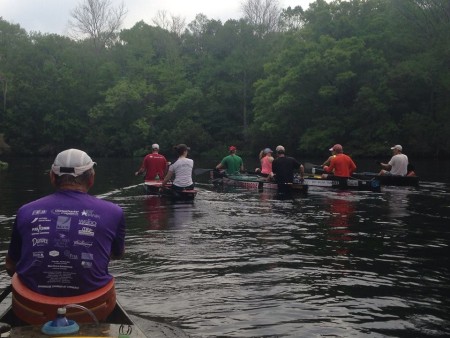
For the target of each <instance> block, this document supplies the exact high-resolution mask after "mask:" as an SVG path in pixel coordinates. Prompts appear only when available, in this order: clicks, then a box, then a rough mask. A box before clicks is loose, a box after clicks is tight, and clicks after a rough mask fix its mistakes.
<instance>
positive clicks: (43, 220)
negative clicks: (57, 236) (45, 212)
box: [31, 217, 52, 224]
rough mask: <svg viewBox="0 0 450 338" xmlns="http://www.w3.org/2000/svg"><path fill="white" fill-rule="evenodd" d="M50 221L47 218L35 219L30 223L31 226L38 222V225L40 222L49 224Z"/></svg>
mask: <svg viewBox="0 0 450 338" xmlns="http://www.w3.org/2000/svg"><path fill="white" fill-rule="evenodd" d="M51 221H52V220H51V219H50V218H47V217H35V218H34V219H33V220H32V221H31V223H32V224H33V223H36V222H39V223H42V222H51Z"/></svg>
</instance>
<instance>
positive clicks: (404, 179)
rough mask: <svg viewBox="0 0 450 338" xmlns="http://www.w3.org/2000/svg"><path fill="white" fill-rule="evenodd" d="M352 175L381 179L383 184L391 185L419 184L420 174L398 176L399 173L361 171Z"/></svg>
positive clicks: (413, 185) (415, 185)
mask: <svg viewBox="0 0 450 338" xmlns="http://www.w3.org/2000/svg"><path fill="white" fill-rule="evenodd" d="M352 177H355V178H359V179H373V178H375V179H377V180H379V181H380V184H381V185H391V186H404V187H405V186H410V187H418V186H419V177H418V176H398V175H378V173H373V172H360V173H353V175H352Z"/></svg>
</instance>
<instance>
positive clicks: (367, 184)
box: [303, 176, 381, 192]
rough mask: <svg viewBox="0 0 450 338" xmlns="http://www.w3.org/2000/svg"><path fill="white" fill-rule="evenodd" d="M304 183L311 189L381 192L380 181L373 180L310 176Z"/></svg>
mask: <svg viewBox="0 0 450 338" xmlns="http://www.w3.org/2000/svg"><path fill="white" fill-rule="evenodd" d="M303 182H304V183H305V184H307V185H308V186H310V187H321V188H332V189H339V190H357V191H373V192H380V191H381V188H380V181H378V180H377V179H375V178H372V179H366V180H364V179H355V178H352V177H351V178H338V177H330V176H329V177H327V178H321V177H320V176H309V177H305V178H304V179H303Z"/></svg>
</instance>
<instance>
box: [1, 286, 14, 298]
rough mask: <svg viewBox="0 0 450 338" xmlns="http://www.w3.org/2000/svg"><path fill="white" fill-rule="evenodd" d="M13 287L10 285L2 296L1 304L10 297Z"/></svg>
mask: <svg viewBox="0 0 450 338" xmlns="http://www.w3.org/2000/svg"><path fill="white" fill-rule="evenodd" d="M11 290H12V286H11V284H9V285H8V286H7V287H6V288H5V289H4V290H3V291H2V293H1V294H0V303H1V302H3V300H4V299H5V298H6V297H8V295H9V294H10V293H11Z"/></svg>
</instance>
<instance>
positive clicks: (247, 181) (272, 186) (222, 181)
mask: <svg viewBox="0 0 450 338" xmlns="http://www.w3.org/2000/svg"><path fill="white" fill-rule="evenodd" d="M211 177H212V179H211V183H213V184H214V185H215V186H218V185H227V186H235V187H241V188H246V189H251V190H259V191H264V190H269V191H276V192H279V193H289V192H290V193H307V192H308V185H307V184H304V183H302V182H297V183H287V184H286V185H285V186H283V187H282V188H281V190H283V191H280V187H279V186H278V184H277V183H275V182H273V181H270V180H268V179H267V178H265V177H261V176H257V175H248V174H247V175H245V174H242V175H227V176H222V175H221V174H219V173H217V172H211Z"/></svg>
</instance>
